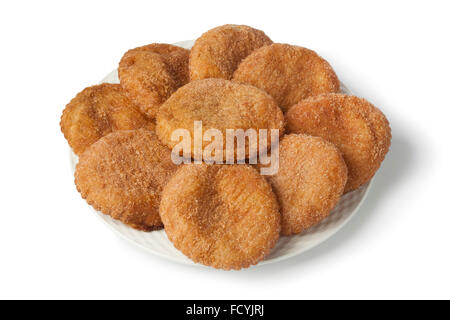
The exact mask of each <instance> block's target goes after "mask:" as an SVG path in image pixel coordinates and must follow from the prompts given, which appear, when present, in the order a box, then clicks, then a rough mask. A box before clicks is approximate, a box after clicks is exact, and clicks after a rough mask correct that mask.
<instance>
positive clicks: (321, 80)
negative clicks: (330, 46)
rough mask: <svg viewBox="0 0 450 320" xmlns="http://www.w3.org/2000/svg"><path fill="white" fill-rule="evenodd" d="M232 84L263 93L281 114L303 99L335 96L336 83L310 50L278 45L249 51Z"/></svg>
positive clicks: (317, 56)
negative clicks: (277, 106)
mask: <svg viewBox="0 0 450 320" xmlns="http://www.w3.org/2000/svg"><path fill="white" fill-rule="evenodd" d="M233 80H235V81H238V82H241V83H247V84H251V85H254V86H255V87H258V88H260V89H263V90H265V91H266V92H267V93H269V94H270V95H271V96H272V97H273V98H274V99H275V101H277V103H278V105H279V106H280V108H281V109H282V110H283V111H284V112H286V111H287V110H288V109H289V108H290V107H291V106H292V105H293V104H295V103H297V102H299V101H300V100H302V99H305V98H307V97H310V96H315V95H318V94H321V93H328V92H339V80H338V78H337V76H336V74H335V73H334V71H333V69H332V68H331V66H330V65H329V63H328V62H327V61H326V60H324V59H323V58H321V57H320V56H319V55H317V53H315V52H314V51H312V50H309V49H306V48H302V47H298V46H292V45H288V44H280V43H276V44H272V45H270V46H266V47H262V48H260V49H257V50H255V51H253V53H251V54H250V55H249V56H248V57H247V58H245V59H244V60H243V61H242V63H241V64H240V65H239V67H238V68H237V70H236V71H235V73H234V76H233Z"/></svg>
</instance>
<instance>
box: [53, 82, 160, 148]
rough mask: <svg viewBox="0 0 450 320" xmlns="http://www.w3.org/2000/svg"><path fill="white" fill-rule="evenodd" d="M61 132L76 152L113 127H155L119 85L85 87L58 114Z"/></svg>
mask: <svg viewBox="0 0 450 320" xmlns="http://www.w3.org/2000/svg"><path fill="white" fill-rule="evenodd" d="M60 125H61V131H62V132H63V134H64V136H65V137H66V139H67V141H68V142H69V145H70V146H71V147H72V150H73V152H74V153H75V154H77V155H80V154H81V153H83V151H84V150H85V149H86V148H87V147H89V146H90V145H91V144H93V143H94V142H95V141H97V140H98V139H100V138H101V137H103V136H105V135H107V134H108V133H110V132H113V131H116V130H132V129H139V128H148V129H150V130H154V129H155V124H154V121H152V120H149V119H148V118H147V117H146V116H145V115H143V114H142V113H141V112H140V111H139V108H138V107H137V106H136V105H135V104H134V103H132V102H131V101H130V100H129V99H128V98H127V97H126V96H125V94H124V92H123V90H122V88H121V87H120V85H118V84H110V83H103V84H100V85H96V86H92V87H88V88H86V89H84V90H83V91H81V92H80V93H79V94H77V96H76V97H75V98H73V99H72V101H70V103H69V104H68V105H67V106H66V108H65V109H64V111H63V114H62V117H61V123H60Z"/></svg>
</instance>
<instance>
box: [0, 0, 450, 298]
mask: <svg viewBox="0 0 450 320" xmlns="http://www.w3.org/2000/svg"><path fill="white" fill-rule="evenodd" d="M449 14H450V7H449V5H448V2H447V1H423V2H422V3H420V2H415V1H373V2H371V4H369V3H368V2H363V1H351V2H350V1H329V2H320V1H314V3H313V2H312V1H307V2H300V1H289V2H288V1H280V0H276V1H266V2H264V1H261V0H260V1H256V2H250V1H242V0H239V1H230V0H226V1H206V2H203V3H200V2H195V1H180V2H175V1H129V0H128V1H72V2H70V3H69V1H53V2H50V1H28V2H25V1H9V2H6V1H3V2H1V4H0V33H1V37H0V58H1V59H0V66H1V68H0V82H1V84H0V87H1V89H0V90H1V95H0V104H1V114H0V123H1V126H0V134H1V135H0V139H1V151H0V155H1V157H0V172H1V175H0V188H1V189H0V192H1V193H0V194H1V202H0V214H1V216H0V217H1V220H0V298H148V299H150V298H161V299H166V298H167V299H170V298H174V299H177V298H192V299H196V298H211V299H213V298H233V299H237V298H249V299H259V298H265V299H271V298H288V299H293V298H450V289H449V285H450V275H449V274H450V273H449V270H450V255H449V252H450V250H449V244H450V210H449V206H448V202H449V199H450V196H449V184H448V181H449V178H450V176H449V166H450V158H449V142H448V137H449V130H450V122H449V110H450V102H449V85H450V76H449V74H450V62H449V60H450V44H449V43H450V41H449V37H450V36H449V34H450V22H449V21H450V19H449ZM225 23H237V24H247V25H250V26H253V27H256V28H260V29H262V30H264V31H265V32H266V33H267V35H269V36H270V37H271V38H272V39H273V40H274V41H276V42H286V43H292V44H298V45H302V46H306V47H308V48H311V49H314V50H316V51H317V52H318V53H319V54H321V55H322V56H323V57H325V58H326V59H327V60H328V61H329V62H330V63H331V65H332V66H333V67H334V69H335V71H336V72H337V74H338V75H339V77H340V79H341V80H342V81H343V82H344V83H345V84H347V85H348V86H349V87H350V88H351V89H352V90H353V91H354V92H355V94H357V95H359V96H363V97H365V98H367V99H368V100H370V101H371V102H373V103H374V104H375V105H377V106H378V107H379V108H381V109H382V110H383V112H384V113H385V114H386V116H387V117H388V119H389V120H390V122H391V126H392V134H393V139H392V147H391V150H390V153H389V154H388V156H387V158H386V160H385V162H384V163H383V165H382V167H381V169H380V171H379V172H378V173H377V175H376V177H375V181H374V185H373V188H372V189H371V191H370V194H369V196H368V198H367V201H366V202H365V203H364V205H363V206H362V207H361V210H360V211H359V212H358V213H357V215H356V216H355V217H354V218H353V220H351V221H350V222H349V224H348V225H347V226H346V227H344V228H343V229H342V230H341V231H340V232H339V233H338V234H337V235H335V236H334V237H333V238H331V239H330V240H328V241H327V242H325V243H324V244H322V245H320V246H319V247H316V248H315V249H313V250H311V251H309V252H307V253H305V254H303V255H301V256H298V257H296V258H293V259H290V260H288V261H285V262H281V263H277V264H272V265H268V266H261V267H254V268H250V269H248V270H243V271H239V272H224V271H216V270H213V269H206V268H198V267H190V266H185V265H177V264H175V263H172V262H169V261H165V260H163V259H161V258H158V257H155V256H152V255H150V254H148V253H146V252H144V251H141V250H140V249H138V248H135V247H133V246H132V245H130V244H128V243H127V242H125V241H124V240H122V239H120V238H118V237H117V236H116V235H115V234H113V233H112V232H111V231H110V230H109V229H108V228H107V227H106V226H105V225H104V224H103V223H102V222H101V221H100V220H99V219H98V218H97V217H95V216H94V215H93V214H92V211H90V210H89V208H88V206H87V204H86V203H85V202H84V201H83V200H82V199H81V197H80V196H79V194H78V192H77V191H76V189H75V187H74V184H73V176H72V173H71V171H70V167H69V157H68V147H67V143H66V141H65V140H64V138H63V136H62V134H61V132H60V129H59V117H60V115H61V112H62V110H63V108H64V106H65V105H66V104H67V103H68V102H69V101H70V99H71V98H72V97H73V96H74V95H75V94H76V93H77V92H79V91H80V90H82V89H83V88H84V87H86V86H89V85H92V84H95V83H97V82H98V81H99V80H100V79H102V78H103V77H104V76H105V75H106V74H108V73H109V72H110V71H111V70H112V69H114V68H116V66H117V63H118V61H119V59H120V58H121V56H122V54H123V53H124V52H125V51H126V50H127V49H129V48H133V47H136V46H140V45H144V44H147V43H152V42H166V43H173V42H177V41H180V40H187V39H195V38H196V37H198V36H199V35H200V34H201V33H202V32H204V31H206V30H208V29H210V28H212V27H215V26H218V25H221V24H225Z"/></svg>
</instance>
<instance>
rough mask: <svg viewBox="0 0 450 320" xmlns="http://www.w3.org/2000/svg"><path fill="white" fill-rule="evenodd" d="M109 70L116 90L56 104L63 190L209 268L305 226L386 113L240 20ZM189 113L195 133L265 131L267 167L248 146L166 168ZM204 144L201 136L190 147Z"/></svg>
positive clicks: (366, 151)
mask: <svg viewBox="0 0 450 320" xmlns="http://www.w3.org/2000/svg"><path fill="white" fill-rule="evenodd" d="M118 73H119V79H120V84H110V83H102V84H100V85H94V86H91V87H88V88H86V89H84V90H83V91H81V92H80V93H78V94H77V95H76V96H75V98H73V99H72V100H71V101H70V102H69V103H68V104H67V106H66V107H65V109H64V111H63V114H62V117H61V130H62V132H63V134H64V136H65V138H66V139H67V141H68V143H69V145H70V147H71V148H72V150H73V152H74V153H75V154H76V155H77V156H78V163H77V166H76V170H75V184H76V187H77V189H78V191H79V192H80V194H81V196H82V197H83V198H84V199H86V201H87V203H89V204H90V205H91V206H92V207H94V208H95V209H96V210H98V211H101V212H102V213H104V214H107V215H110V216H111V217H112V218H114V219H117V220H120V221H121V222H123V223H124V224H126V225H128V226H130V227H132V228H135V229H138V230H142V231H144V232H150V231H153V230H158V229H162V228H164V230H165V232H166V233H167V236H168V238H169V240H170V241H171V242H172V243H173V245H174V246H175V247H176V248H177V249H179V250H180V251H181V252H182V253H183V254H185V255H186V256H187V257H189V258H190V259H192V260H193V261H195V262H197V263H201V264H204V265H207V266H211V267H214V268H220V269H226V270H229V269H241V268H246V267H249V266H251V265H253V264H256V263H258V262H259V261H261V260H263V259H264V257H266V256H267V254H268V253H269V252H270V250H271V249H272V248H273V247H274V246H275V244H276V243H277V240H278V239H279V237H280V236H289V235H293V234H299V233H302V232H304V231H305V230H307V229H308V228H310V227H312V226H314V225H316V224H318V223H319V222H320V221H321V220H323V219H324V218H326V217H327V216H328V215H329V214H330V212H331V211H332V209H333V208H334V207H335V206H336V204H337V203H338V202H339V199H340V198H341V196H342V195H343V194H344V193H347V192H351V191H354V190H356V189H358V188H359V187H361V186H362V185H364V184H366V183H367V182H368V181H369V180H370V179H371V178H372V177H373V176H374V174H375V172H376V171H377V170H378V168H379V167H380V165H381V162H382V161H383V159H384V157H385V155H386V153H387V152H388V150H389V146H390V141H391V131H390V127H389V123H388V121H387V119H386V117H385V116H384V115H383V113H382V112H381V111H380V110H379V109H378V108H376V107H375V106H373V105H372V104H371V103H369V102H368V101H367V100H365V99H363V98H359V97H355V96H350V95H345V94H342V93H340V83H339V80H338V77H337V75H336V73H335V72H334V70H333V69H332V67H331V66H330V64H329V63H328V62H327V61H326V60H325V59H323V58H322V57H320V56H319V55H318V54H317V53H316V52H314V51H312V50H310V49H306V48H304V47H300V46H296V45H290V44H280V43H273V42H272V40H271V39H270V38H269V37H268V36H267V35H266V34H265V33H264V32H262V31H260V30H257V29H254V28H251V27H248V26H243V25H224V26H220V27H217V28H214V29H211V30H209V31H207V32H206V33H204V34H202V35H201V36H200V37H199V38H198V39H197V40H196V41H195V43H194V45H193V47H192V49H191V50H187V49H184V48H181V47H178V46H174V45H170V44H150V45H146V46H142V47H138V48H135V49H131V50H129V51H128V52H126V53H125V54H124V56H123V57H122V59H121V61H120V62H119V66H118ZM200 121H201V124H202V130H203V132H206V131H208V130H210V129H211V130H212V129H214V130H216V132H219V133H222V134H223V136H225V135H226V131H227V130H229V129H242V130H243V131H246V130H249V129H254V130H256V131H257V132H258V131H260V130H262V129H266V130H268V132H271V133H272V132H277V133H278V134H277V136H276V137H275V136H273V135H272V134H270V135H269V137H268V139H269V141H270V139H272V142H271V143H268V144H267V145H268V146H271V147H272V150H270V151H269V152H272V153H274V152H275V147H274V145H276V152H277V161H278V164H277V169H278V170H276V171H275V172H274V173H273V174H271V175H261V169H263V168H264V167H265V166H267V163H266V164H262V163H260V162H258V161H257V162H256V163H254V162H251V161H250V155H249V153H247V152H246V153H244V155H242V154H241V159H240V160H241V161H240V162H239V163H233V164H227V163H226V162H225V161H224V162H222V163H221V162H220V161H218V162H216V163H209V162H208V163H206V162H205V161H202V158H200V159H198V158H195V157H194V154H196V153H194V152H193V151H194V150H189V152H187V153H186V152H185V151H186V150H184V149H183V152H184V153H183V154H181V156H183V157H184V158H189V160H191V158H192V161H184V162H183V163H176V162H175V161H174V157H173V155H174V150H175V149H174V148H175V147H176V145H177V144H178V143H179V141H177V140H174V139H173V138H174V132H175V131H176V130H178V129H184V130H185V132H188V133H190V134H191V135H192V136H195V134H196V132H195V129H196V128H195V122H197V123H198V122H200ZM275 138H276V139H275ZM278 139H279V140H278ZM275 140H277V141H275ZM274 143H275V144H274ZM209 145H210V142H208V141H205V140H203V141H200V145H199V148H200V154H203V153H202V152H206V151H207V149H208V148H209ZM189 147H191V148H192V149H193V148H194V146H193V145H192V146H191V145H190V144H189ZM215 147H216V152H217V145H215ZM219 148H220V151H223V154H226V153H227V151H229V150H228V148H229V146H225V145H223V146H221V145H220V146H219ZM222 148H223V150H222ZM233 148H234V147H233ZM191 151H192V152H191ZM232 151H236V150H232ZM177 153H178V151H177ZM232 153H233V154H234V155H235V154H236V153H235V152H232ZM197 154H198V153H197ZM194 160H195V161H194Z"/></svg>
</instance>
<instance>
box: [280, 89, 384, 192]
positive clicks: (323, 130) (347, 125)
mask: <svg viewBox="0 0 450 320" xmlns="http://www.w3.org/2000/svg"><path fill="white" fill-rule="evenodd" d="M286 121H287V126H288V130H289V131H290V132H295V133H306V134H311V135H314V136H319V137H322V138H324V139H326V140H328V141H331V142H332V143H334V144H335V145H336V146H337V147H338V148H339V149H340V150H341V152H342V154H343V157H344V160H345V162H346V164H347V167H348V182H347V185H346V186H345V192H349V191H352V190H355V189H357V188H359V187H360V186H361V185H363V184H365V183H366V182H368V181H369V180H370V179H371V178H372V177H373V175H374V174H375V173H376V171H377V170H378V168H379V167H380V165H381V162H382V161H383V159H384V157H385V155H386V153H387V152H388V151H389V146H390V144H391V129H390V127H389V122H388V120H387V119H386V117H385V116H384V114H383V113H382V112H381V111H380V110H379V109H378V108H376V107H375V106H373V105H372V104H371V103H369V102H368V101H367V100H365V99H362V98H358V97H354V96H347V95H344V94H324V95H320V96H317V97H312V98H309V99H306V100H303V101H301V102H300V103H298V104H297V105H295V106H293V107H292V108H291V109H290V110H289V111H288V112H287V114H286Z"/></svg>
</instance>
